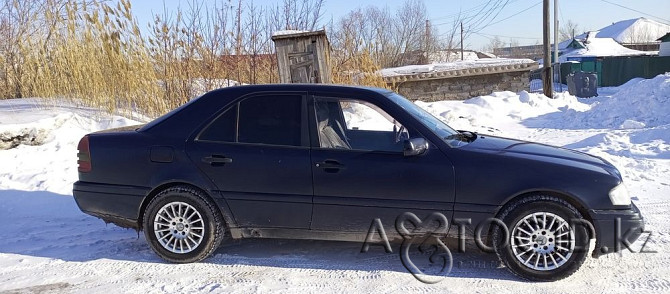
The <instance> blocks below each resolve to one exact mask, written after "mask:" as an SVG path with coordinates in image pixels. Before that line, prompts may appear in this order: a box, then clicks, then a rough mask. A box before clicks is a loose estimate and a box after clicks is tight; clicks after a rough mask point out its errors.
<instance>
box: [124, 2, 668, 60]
mask: <svg viewBox="0 0 670 294" xmlns="http://www.w3.org/2000/svg"><path fill="white" fill-rule="evenodd" d="M243 1H246V2H249V1H251V0H243ZM424 1H425V4H426V7H427V8H428V14H429V19H430V20H431V23H433V25H435V26H437V28H438V30H439V31H440V32H442V33H444V32H446V31H447V30H448V28H449V27H450V26H451V24H452V23H453V15H454V14H456V13H458V12H459V11H472V12H477V11H479V10H478V9H479V8H480V7H482V6H484V5H485V4H487V2H489V1H488V0H470V1H467V0H448V1H439V0H424ZM131 2H132V5H133V12H134V13H135V15H136V17H137V18H138V21H139V23H140V25H141V27H142V28H145V27H146V24H147V23H148V22H150V21H151V20H152V13H156V12H162V11H163V3H165V6H166V7H167V8H168V9H173V8H175V7H177V6H178V5H182V6H183V7H187V5H188V4H187V3H188V2H189V1H187V0H165V1H160V0H145V1H137V0H131ZM278 2H281V0H274V1H273V0H255V1H254V3H255V4H257V5H270V4H272V5H276V4H277V3H278ZM541 2H542V1H541V0H510V1H509V3H508V4H507V6H505V8H504V9H503V10H502V11H501V12H500V14H499V15H498V17H497V18H496V19H495V20H493V22H498V21H500V20H503V19H505V18H508V17H510V18H509V19H507V20H503V21H500V22H498V23H497V24H495V25H491V26H489V27H486V28H484V29H482V30H481V31H480V32H479V34H478V35H476V34H473V35H471V36H470V37H469V38H468V39H466V41H465V44H466V47H467V48H470V49H481V48H482V47H483V46H485V45H486V44H488V43H489V38H492V37H493V36H494V35H499V36H500V38H501V39H502V40H503V41H505V42H509V41H510V39H511V38H510V37H514V39H516V40H517V41H518V42H519V43H520V44H521V45H525V44H535V43H536V42H538V43H541V42H542V39H541V38H542V5H541V4H538V3H541ZM607 2H612V3H617V4H620V5H622V6H626V7H629V8H632V9H635V10H638V11H640V12H641V13H640V12H635V11H631V10H628V9H625V8H622V7H619V6H616V5H613V4H610V3H607ZM402 3H403V0H389V1H386V2H384V1H379V0H326V1H325V7H324V20H330V19H331V18H333V19H334V20H337V19H338V18H339V17H341V16H342V15H344V14H346V13H347V12H349V11H350V10H352V9H354V8H357V7H366V6H373V5H376V6H388V7H389V8H390V9H391V11H392V12H393V11H395V10H396V9H397V8H398V7H400V6H401V5H402ZM490 3H495V0H493V1H490ZM558 3H559V12H560V13H559V21H560V22H567V21H568V20H572V21H573V22H576V23H577V24H579V26H580V28H582V29H584V30H596V29H599V28H602V27H604V26H607V25H610V24H612V23H614V22H617V21H620V20H625V19H631V18H637V17H647V18H649V19H654V20H656V21H662V22H665V23H670V1H669V0H632V1H631V0H627V1H623V0H606V1H603V0H559V2H558ZM536 4H537V5H536ZM533 5H536V6H533ZM529 7H532V8H530V9H528V8H529ZM551 7H552V9H553V1H552V3H551ZM525 9H528V10H526V11H524V12H521V13H519V12H520V11H522V10H525ZM472 12H471V13H472ZM517 13H519V14H517ZM643 13H646V14H649V15H652V16H656V17H660V18H662V19H665V21H664V20H659V19H658V18H654V17H651V16H649V15H645V14H643ZM515 14H516V15H515ZM578 33H579V32H578ZM552 40H553V37H552Z"/></svg>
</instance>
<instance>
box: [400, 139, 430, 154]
mask: <svg viewBox="0 0 670 294" xmlns="http://www.w3.org/2000/svg"><path fill="white" fill-rule="evenodd" d="M426 150H428V141H426V139H424V138H413V139H409V140H405V147H404V148H403V154H404V155H405V156H417V155H421V154H424V153H426Z"/></svg>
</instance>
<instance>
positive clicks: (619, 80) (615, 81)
mask: <svg viewBox="0 0 670 294" xmlns="http://www.w3.org/2000/svg"><path fill="white" fill-rule="evenodd" d="M577 71H585V72H595V73H596V74H597V75H598V86H599V87H614V86H620V85H623V84H624V83H626V82H628V81H630V80H631V79H633V78H645V79H649V78H653V77H655V76H657V75H659V74H663V73H666V72H670V56H632V57H624V56H621V57H598V58H593V57H591V58H583V59H581V60H580V61H579V62H572V63H562V64H561V83H564V84H566V83H567V81H566V79H565V78H566V77H567V75H568V74H570V73H573V72H577Z"/></svg>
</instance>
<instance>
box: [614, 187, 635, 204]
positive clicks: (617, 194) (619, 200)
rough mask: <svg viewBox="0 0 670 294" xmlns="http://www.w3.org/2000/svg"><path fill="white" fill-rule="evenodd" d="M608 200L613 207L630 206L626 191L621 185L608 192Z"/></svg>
mask: <svg viewBox="0 0 670 294" xmlns="http://www.w3.org/2000/svg"><path fill="white" fill-rule="evenodd" d="M610 200H611V201H612V204H614V205H630V203H631V202H630V196H629V195H628V189H626V185H624V184H623V183H621V184H619V185H618V186H616V187H614V189H612V190H611V191H610Z"/></svg>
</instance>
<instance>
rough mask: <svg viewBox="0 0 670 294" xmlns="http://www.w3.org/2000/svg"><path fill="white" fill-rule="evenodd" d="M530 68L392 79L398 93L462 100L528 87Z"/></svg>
mask: <svg viewBox="0 0 670 294" xmlns="http://www.w3.org/2000/svg"><path fill="white" fill-rule="evenodd" d="M529 77H530V71H527V70H524V71H511V72H503V73H490V74H479V75H471V76H464V77H458V76H457V77H446V78H436V79H424V80H411V81H404V82H396V83H395V87H396V88H397V92H398V93H400V94H401V95H403V96H405V97H407V98H410V99H416V100H422V101H439V100H465V99H467V98H470V97H476V96H482V95H488V94H491V92H494V91H512V92H519V91H521V90H528V89H529Z"/></svg>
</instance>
